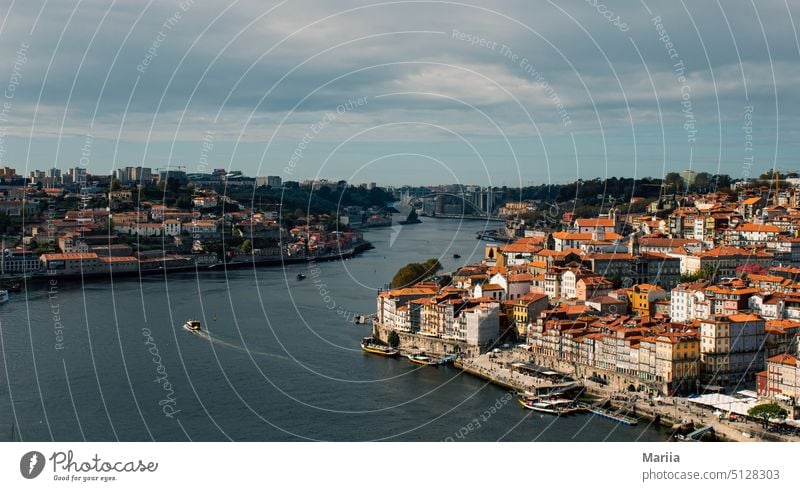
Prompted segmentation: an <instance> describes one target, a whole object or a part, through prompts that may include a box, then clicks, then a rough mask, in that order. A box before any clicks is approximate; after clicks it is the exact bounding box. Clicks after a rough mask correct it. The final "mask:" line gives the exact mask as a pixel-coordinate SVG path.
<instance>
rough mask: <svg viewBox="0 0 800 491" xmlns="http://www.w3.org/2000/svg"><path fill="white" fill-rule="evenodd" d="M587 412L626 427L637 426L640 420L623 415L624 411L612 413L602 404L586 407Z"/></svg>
mask: <svg viewBox="0 0 800 491" xmlns="http://www.w3.org/2000/svg"><path fill="white" fill-rule="evenodd" d="M586 410H587V411H589V412H590V413H592V414H596V415H597V416H600V417H601V418H606V419H610V420H612V421H616V422H617V423H620V424H623V425H625V426H635V425H638V424H639V420H638V419H637V418H634V417H631V416H628V415H627V414H623V409H618V410H616V411H612V410H610V409H605V408H604V407H603V406H602V404H592V405H591V406H586ZM625 413H627V411H625Z"/></svg>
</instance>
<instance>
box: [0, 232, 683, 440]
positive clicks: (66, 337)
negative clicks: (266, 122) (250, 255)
mask: <svg viewBox="0 0 800 491" xmlns="http://www.w3.org/2000/svg"><path fill="white" fill-rule="evenodd" d="M482 226H483V224H482V223H481V222H473V221H467V222H460V221H458V220H436V219H430V218H427V219H424V223H422V224H417V225H407V226H403V227H397V226H396V227H394V228H382V229H372V230H369V231H368V232H366V234H365V237H366V238H367V239H368V240H370V241H371V242H372V243H373V244H374V245H375V249H374V250H370V251H367V252H366V253H364V254H361V255H360V256H358V257H356V258H353V259H349V260H346V261H341V262H327V263H320V264H298V265H292V266H288V267H286V268H280V267H264V268H258V269H236V270H231V271H228V272H226V271H214V272H202V273H200V274H194V273H191V272H188V273H174V274H172V273H171V274H169V276H168V278H165V277H164V276H147V277H143V278H142V279H141V281H140V280H138V279H136V278H125V279H118V280H115V281H113V282H111V281H109V280H105V281H97V280H92V282H87V283H86V284H83V285H81V282H80V281H66V280H63V279H62V280H58V281H57V282H56V284H54V285H47V284H36V285H31V286H29V288H28V290H27V291H26V292H22V293H17V294H12V297H11V300H10V302H8V303H7V304H5V305H0V348H1V349H2V354H1V355H2V363H0V371H1V372H2V373H0V427H3V428H6V430H5V433H6V435H2V434H0V439H2V438H3V437H5V438H6V439H8V438H10V436H9V431H13V435H14V438H15V439H22V440H33V441H42V440H45V441H47V440H56V441H73V440H77V441H82V440H88V441H107V440H111V441H114V440H122V441H151V440H155V441H187V440H195V441H217V440H223V441H224V440H228V439H230V440H236V441H296V440H334V441H346V440H357V441H361V440H403V441H440V440H448V441H449V440H454V441H459V440H477V441H496V440H503V441H532V440H537V441H603V440H608V441H634V440H640V441H663V440H665V439H666V437H667V435H666V434H665V433H664V432H663V431H661V430H657V429H655V428H652V427H650V426H649V425H647V424H640V425H639V426H636V427H626V426H621V425H617V424H615V423H613V422H611V421H607V420H603V419H599V418H597V417H592V416H591V415H572V416H565V417H561V418H556V417H551V416H545V415H540V414H538V413H532V412H530V411H526V410H524V409H522V408H521V407H520V406H519V405H518V404H517V402H516V400H514V399H513V398H511V397H510V396H509V395H508V393H507V392H506V391H504V390H502V389H500V388H498V387H495V386H493V385H490V384H487V383H485V382H484V381H482V380H478V379H476V378H474V377H472V376H469V375H466V374H462V373H460V371H458V370H457V369H455V368H452V367H439V368H431V367H422V366H417V365H412V364H411V363H409V362H408V361H407V360H402V359H386V358H382V357H379V356H375V355H369V354H366V353H363V352H362V351H361V350H360V348H359V346H358V342H359V339H360V338H361V337H363V336H365V335H368V334H369V327H368V326H359V325H355V324H354V323H353V320H352V319H353V315H355V314H358V313H370V312H373V311H374V309H375V293H376V290H377V289H378V288H381V287H382V286H384V285H385V284H386V283H387V282H388V281H390V280H391V278H392V276H393V275H394V273H395V272H396V271H397V270H398V269H399V268H400V267H401V266H403V265H405V264H406V263H408V262H411V261H422V260H425V259H427V258H429V257H432V256H433V257H436V256H438V257H439V259H440V261H441V262H442V264H443V265H444V267H445V269H447V270H451V269H454V268H455V267H457V266H458V265H459V264H464V263H467V262H473V261H479V260H480V259H481V257H482V255H483V245H484V243H482V242H480V241H477V240H476V239H475V233H476V231H478V230H480V229H481V228H482ZM490 228H491V225H490ZM454 253H458V254H460V255H461V256H462V257H461V258H460V259H458V260H456V259H454V258H453V254H454ZM301 272H302V273H304V274H306V275H307V277H308V279H306V280H305V281H298V280H297V279H296V275H297V274H298V273H301ZM189 318H197V319H199V320H200V321H201V322H202V323H203V325H204V326H207V328H208V334H205V335H195V334H192V333H190V332H187V331H185V330H183V329H181V327H180V326H181V325H182V324H183V322H184V321H185V320H186V319H189ZM492 408H494V409H492ZM9 428H12V429H11V430H9Z"/></svg>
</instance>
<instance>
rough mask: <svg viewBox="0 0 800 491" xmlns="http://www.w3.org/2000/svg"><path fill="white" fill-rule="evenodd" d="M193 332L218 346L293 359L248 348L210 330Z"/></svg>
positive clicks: (287, 359) (286, 359) (269, 356)
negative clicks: (215, 334)
mask: <svg viewBox="0 0 800 491" xmlns="http://www.w3.org/2000/svg"><path fill="white" fill-rule="evenodd" d="M192 334H194V335H195V336H197V337H199V338H203V339H205V340H207V341H208V342H210V343H214V344H216V345H217V346H224V347H225V348H228V349H232V350H234V351H239V352H240V353H249V354H251V355H253V356H264V357H267V358H275V359H278V360H284V361H291V358H289V357H288V356H285V355H279V354H277V353H268V352H266V351H257V350H252V349H247V348H245V347H244V346H240V345H238V344H234V343H231V342H228V341H225V340H224V339H221V338H218V337H217V336H214V335H212V334H211V333H210V332H208V331H198V332H193V333H192Z"/></svg>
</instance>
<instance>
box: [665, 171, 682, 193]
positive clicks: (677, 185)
mask: <svg viewBox="0 0 800 491" xmlns="http://www.w3.org/2000/svg"><path fill="white" fill-rule="evenodd" d="M664 186H665V187H666V188H667V191H668V192H673V193H677V192H679V191H680V190H681V188H682V187H683V179H681V175H680V174H678V173H677V172H669V173H667V175H666V176H664Z"/></svg>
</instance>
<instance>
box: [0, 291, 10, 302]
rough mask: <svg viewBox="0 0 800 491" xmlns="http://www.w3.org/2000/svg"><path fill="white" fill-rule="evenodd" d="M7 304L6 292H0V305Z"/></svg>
mask: <svg viewBox="0 0 800 491" xmlns="http://www.w3.org/2000/svg"><path fill="white" fill-rule="evenodd" d="M6 302H8V290H0V303H6Z"/></svg>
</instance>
